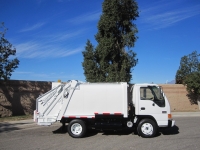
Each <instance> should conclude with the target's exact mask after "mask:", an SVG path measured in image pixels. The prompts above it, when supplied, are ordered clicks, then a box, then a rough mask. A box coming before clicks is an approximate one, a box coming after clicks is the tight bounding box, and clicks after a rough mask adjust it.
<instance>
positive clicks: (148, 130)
mask: <svg viewBox="0 0 200 150" xmlns="http://www.w3.org/2000/svg"><path fill="white" fill-rule="evenodd" d="M137 130H138V134H139V135H140V136H141V137H144V138H150V137H154V136H155V134H156V132H157V125H156V123H155V122H154V121H153V120H151V119H143V120H141V121H140V123H139V124H138V127H137Z"/></svg>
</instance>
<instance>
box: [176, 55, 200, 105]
mask: <svg viewBox="0 0 200 150" xmlns="http://www.w3.org/2000/svg"><path fill="white" fill-rule="evenodd" d="M176 83H179V84H184V85H185V86H186V88H187V92H188V94H187V96H188V98H189V99H190V102H191V103H192V104H197V103H198V102H199V101H200V54H198V53H197V51H194V52H192V53H191V54H189V55H187V56H183V57H182V58H181V62H180V67H179V69H178V70H177V73H176Z"/></svg>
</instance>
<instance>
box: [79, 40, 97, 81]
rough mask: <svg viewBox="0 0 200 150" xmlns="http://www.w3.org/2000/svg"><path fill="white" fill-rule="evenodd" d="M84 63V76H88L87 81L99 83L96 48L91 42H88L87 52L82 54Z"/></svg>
mask: <svg viewBox="0 0 200 150" xmlns="http://www.w3.org/2000/svg"><path fill="white" fill-rule="evenodd" d="M82 54H83V57H84V61H83V63H82V66H83V69H84V75H85V76H86V80H87V81H89V82H97V78H96V77H97V75H98V72H97V66H96V65H97V63H96V59H95V51H94V46H93V45H92V43H91V42H90V40H88V41H87V43H86V47H85V51H83V52H82Z"/></svg>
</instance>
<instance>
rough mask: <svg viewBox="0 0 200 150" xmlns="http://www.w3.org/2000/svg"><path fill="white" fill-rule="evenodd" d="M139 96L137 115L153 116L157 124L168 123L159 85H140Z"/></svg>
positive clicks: (163, 124)
mask: <svg viewBox="0 0 200 150" xmlns="http://www.w3.org/2000/svg"><path fill="white" fill-rule="evenodd" d="M139 97H140V98H139V102H138V106H139V108H138V111H139V112H138V115H144V116H152V117H154V118H155V120H156V121H157V124H158V126H166V125H168V114H167V108H166V104H165V99H164V96H163V94H162V92H161V89H160V87H157V86H143V87H140V96H139Z"/></svg>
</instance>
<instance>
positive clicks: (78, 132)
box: [68, 119, 86, 138]
mask: <svg viewBox="0 0 200 150" xmlns="http://www.w3.org/2000/svg"><path fill="white" fill-rule="evenodd" d="M68 133H69V135H70V136H71V137H73V138H81V137H83V136H84V135H85V134H86V126H85V123H84V121H82V120H80V119H75V120H72V121H71V122H70V123H69V124H68Z"/></svg>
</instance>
